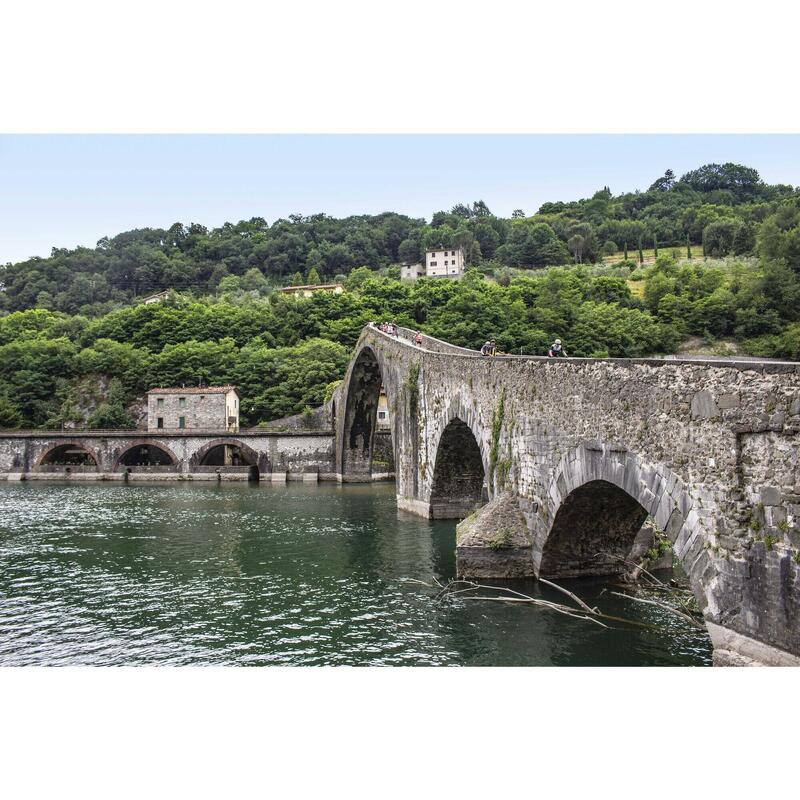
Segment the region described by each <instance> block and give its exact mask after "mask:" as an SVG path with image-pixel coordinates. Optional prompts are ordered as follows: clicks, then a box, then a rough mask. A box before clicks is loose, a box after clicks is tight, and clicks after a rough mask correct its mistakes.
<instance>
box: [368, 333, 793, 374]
mask: <svg viewBox="0 0 800 800" xmlns="http://www.w3.org/2000/svg"><path fill="white" fill-rule="evenodd" d="M368 327H369V328H370V330H372V331H374V332H375V333H377V334H378V335H380V336H385V337H386V338H387V339H389V340H401V341H403V343H404V344H408V345H410V346H412V347H418V348H419V349H421V350H425V351H427V352H431V353H443V354H450V355H453V356H457V357H460V358H465V357H466V358H481V359H486V360H487V361H498V360H499V361H510V360H513V361H548V362H551V363H558V362H566V363H574V362H591V363H609V364H627V365H633V364H646V365H649V366H656V367H658V366H661V367H663V366H666V365H673V366H674V365H686V366H692V367H697V366H708V367H721V368H727V369H737V370H740V371H752V372H767V373H779V372H780V373H785V372H800V362H797V361H776V360H773V359H757V358H749V357H742V358H726V357H724V356H718V357H714V356H689V357H682V356H678V355H659V356H647V357H641V358H610V357H606V358H584V357H575V356H571V357H569V358H549V357H548V356H547V355H527V354H515V353H501V354H498V355H496V356H493V357H492V358H491V359H488V358H486V357H485V356H482V355H481V354H480V352H479V351H478V350H470V349H468V348H466V347H459V346H458V345H454V344H448V343H447V342H444V341H442V340H441V339H436V338H435V337H433V336H428V335H427V334H424V333H423V334H422V345H421V346H420V345H417V344H416V342H415V338H416V335H417V331H415V330H412V329H410V328H401V327H398V328H397V336H392V335H391V334H388V333H384V332H383V331H381V330H380V329H379V328H378V327H377V326H376V325H374V324H371V325H369V326H368Z"/></svg>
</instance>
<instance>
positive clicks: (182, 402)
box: [178, 397, 186, 408]
mask: <svg viewBox="0 0 800 800" xmlns="http://www.w3.org/2000/svg"><path fill="white" fill-rule="evenodd" d="M178 408H186V398H185V397H179V398H178Z"/></svg>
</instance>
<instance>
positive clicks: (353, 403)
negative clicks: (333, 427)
mask: <svg viewBox="0 0 800 800" xmlns="http://www.w3.org/2000/svg"><path fill="white" fill-rule="evenodd" d="M382 387H383V377H382V375H381V368H380V364H379V363H378V359H377V357H376V355H375V352H374V351H373V350H372V348H370V347H364V348H363V349H362V350H361V352H360V353H359V354H358V358H356V360H355V362H354V364H353V367H352V369H351V371H350V382H349V384H348V387H347V403H346V406H345V416H344V430H343V442H342V475H344V476H345V477H346V478H347V479H349V480H354V479H355V480H358V479H362V480H370V479H371V477H372V473H373V454H374V452H375V441H376V432H377V433H378V437H377V438H378V442H381V443H383V446H382V447H381V448H379V452H381V453H382V454H383V455H382V457H381V458H380V459H379V461H380V463H376V464H375V471H376V472H384V471H387V466H388V461H389V459H388V458H387V457H386V456H387V455H388V454H387V453H386V450H387V448H386V446H385V443H386V438H387V434H388V439H389V449H391V428H392V421H391V419H390V418H389V415H388V403H386V404H385V408H383V409H382V410H383V411H384V413H385V414H386V416H385V417H384V418H382V419H379V416H378V411H379V406H381V405H382V404H381V389H382ZM383 397H384V398H385V397H386V395H385V394H384V395H383ZM384 422H385V423H386V424H385V425H384V424H379V423H384ZM384 431H385V432H384ZM391 462H392V468H393V462H394V454H393V452H392V458H391Z"/></svg>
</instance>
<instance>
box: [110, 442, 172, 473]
mask: <svg viewBox="0 0 800 800" xmlns="http://www.w3.org/2000/svg"><path fill="white" fill-rule="evenodd" d="M137 447H154V448H156V449H158V450H161V451H162V452H163V453H165V454H166V455H167V456H168V457H169V459H170V461H171V462H172V466H175V465H177V464H178V463H179V462H180V459H179V458H178V456H177V455H175V453H174V452H173V450H172V449H170V448H169V447H167V445H165V444H164V443H163V442H154V441H152V440H150V439H136V440H135V441H133V442H130V443H129V444H126V445H125V446H124V447H123V448H122V449H121V450H120V451H119V453H117V454H116V455H115V456H114V462H113V465H112V468H111V471H112V472H116V471H117V470H118V469H119V468H120V467H121V466H123V464H122V460H123V459H124V458H125V456H126V455H127V454H128V453H130V452H131V450H135V449H136V448H137Z"/></svg>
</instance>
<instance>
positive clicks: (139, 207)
mask: <svg viewBox="0 0 800 800" xmlns="http://www.w3.org/2000/svg"><path fill="white" fill-rule="evenodd" d="M725 161H734V162H738V163H742V164H746V165H748V166H752V167H755V168H756V169H758V170H759V172H760V173H761V176H762V178H763V179H764V180H766V181H767V182H769V183H789V184H792V185H800V136H797V135H752V136H744V135H727V136H723V135H624V136H623V135H569V136H567V135H558V136H554V135H530V136H502V135H492V136H475V135H440V136H432V135H419V136H410V135H397V136H395V135H364V136H345V135H342V136H326V135H284V136H277V135H262V136H245V135H230V136H210V135H196V136H188V135H180V136H127V135H98V136H65V135H46V136H45V135H43V136H22V135H19V136H17V135H5V136H0V176H1V178H2V191H1V192H0V263H5V262H7V261H17V260H20V259H23V258H27V257H29V256H33V255H39V256H47V255H49V254H50V249H51V247H54V246H55V247H74V246H76V245H79V244H80V245H87V246H93V245H94V244H95V243H96V242H97V240H98V239H100V238H101V237H103V236H113V235H114V234H116V233H119V232H121V231H124V230H130V229H132V228H141V227H163V228H166V227H169V226H170V225H171V224H172V223H173V222H177V221H181V222H185V223H189V222H199V223H201V224H203V225H206V226H208V227H215V226H218V225H221V224H222V223H223V222H226V221H231V222H236V221H238V220H240V219H249V218H250V217H255V216H258V217H264V218H265V219H266V220H267V221H268V222H270V223H271V222H273V221H274V220H275V219H277V218H278V217H286V216H288V215H289V214H292V213H301V214H314V213H318V212H325V213H326V214H330V215H332V216H337V217H338V216H346V215H349V214H374V213H380V212H382V211H397V212H400V213H404V214H409V215H411V216H414V217H426V218H428V219H430V216H431V214H432V213H433V212H434V211H438V210H440V209H449V208H451V207H452V206H453V205H454V204H456V203H459V202H464V203H469V202H472V201H473V200H477V199H482V200H485V201H486V203H487V204H488V205H489V207H490V208H491V210H492V211H493V212H494V213H496V214H499V215H503V216H508V215H510V214H511V212H512V211H513V210H514V209H515V208H521V209H523V210H524V211H525V212H526V213H528V214H532V213H534V212H535V211H536V209H537V208H538V207H539V205H541V203H543V202H545V201H547V200H573V199H577V198H580V197H587V196H590V195H591V194H593V193H594V192H595V191H596V190H597V189H599V188H601V187H602V186H603V185H608V186H609V187H610V188H611V191H612V192H614V193H615V194H618V193H620V192H622V191H630V190H634V189H642V190H644V189H646V188H647V187H648V186H649V185H650V183H652V181H653V180H655V178H657V177H658V176H659V175H661V174H663V172H664V170H666V169H667V168H671V169H673V170H674V171H675V172H676V173H677V174H678V175H681V174H682V173H684V172H686V171H687V170H689V169H693V168H695V167H698V166H700V165H701V164H705V163H709V162H719V163H722V162H725Z"/></svg>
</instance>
